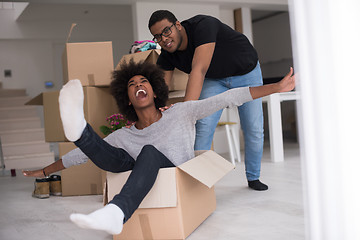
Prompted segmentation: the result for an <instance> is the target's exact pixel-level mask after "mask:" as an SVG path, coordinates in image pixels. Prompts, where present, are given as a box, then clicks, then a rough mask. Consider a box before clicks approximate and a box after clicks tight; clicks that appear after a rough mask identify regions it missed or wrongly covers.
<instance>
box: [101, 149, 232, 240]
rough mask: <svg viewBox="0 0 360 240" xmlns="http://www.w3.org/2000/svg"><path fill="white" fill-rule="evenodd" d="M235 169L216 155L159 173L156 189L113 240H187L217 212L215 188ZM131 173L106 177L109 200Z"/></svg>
mask: <svg viewBox="0 0 360 240" xmlns="http://www.w3.org/2000/svg"><path fill="white" fill-rule="evenodd" d="M233 168H234V166H233V165H232V164H231V163H230V162H228V161H227V160H225V159H224V158H222V157H221V156H219V155H218V154H216V153H215V152H213V151H202V153H201V154H200V155H198V156H197V157H195V158H193V159H191V160H189V161H187V162H186V163H184V164H182V165H180V166H178V167H176V168H175V167H174V168H163V169H160V171H159V175H158V177H157V179H156V182H155V184H154V186H153V188H152V189H151V190H150V192H149V193H148V195H147V196H146V197H145V198H144V200H143V201H142V203H141V204H140V207H139V208H138V209H137V210H136V211H135V213H134V214H133V215H132V217H131V218H130V219H129V220H128V221H127V222H126V223H125V225H124V228H123V231H122V233H121V234H119V235H116V236H114V239H116V240H120V239H185V238H186V237H187V236H189V235H190V234H191V233H192V232H193V231H194V230H195V229H196V228H197V227H198V226H199V225H200V224H201V223H202V222H203V221H204V220H205V219H206V218H207V217H208V216H209V215H210V214H211V213H212V212H214V210H215V208H216V196H215V191H214V184H215V183H216V182H217V181H218V180H220V179H221V178H222V177H223V176H225V175H226V174H227V173H228V172H230V171H231V170H232V169H233ZM129 174H130V171H128V172H124V173H117V174H114V173H107V192H108V194H107V197H108V199H109V200H111V199H112V198H113V197H114V195H115V194H117V193H119V192H120V190H121V188H122V186H123V185H124V183H125V182H126V179H127V177H128V176H129Z"/></svg>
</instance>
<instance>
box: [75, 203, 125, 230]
mask: <svg viewBox="0 0 360 240" xmlns="http://www.w3.org/2000/svg"><path fill="white" fill-rule="evenodd" d="M70 220H71V221H73V222H74V223H75V224H76V225H78V226H79V227H81V228H89V229H96V230H103V231H106V232H107V233H109V234H112V235H116V234H120V233H121V231H122V228H123V221H124V213H123V211H122V210H121V209H120V208H119V207H118V206H116V205H115V204H112V203H110V204H108V205H106V206H105V207H103V208H101V209H99V210H96V211H95V212H92V213H90V214H88V215H85V214H78V213H73V214H71V215H70Z"/></svg>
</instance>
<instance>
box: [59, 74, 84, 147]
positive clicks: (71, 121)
mask: <svg viewBox="0 0 360 240" xmlns="http://www.w3.org/2000/svg"><path fill="white" fill-rule="evenodd" d="M59 107H60V116H61V121H62V123H63V127H64V132H65V136H66V138H67V139H69V141H72V142H75V141H76V140H78V139H79V138H80V137H81V134H82V132H83V131H84V129H85V127H86V121H85V118H84V92H83V89H82V85H81V82H80V80H78V79H75V80H70V81H69V82H68V83H66V84H65V85H64V86H63V87H62V89H61V90H60V95H59Z"/></svg>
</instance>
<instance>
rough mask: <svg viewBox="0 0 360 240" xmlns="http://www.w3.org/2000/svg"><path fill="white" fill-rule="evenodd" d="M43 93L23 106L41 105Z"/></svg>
mask: <svg viewBox="0 0 360 240" xmlns="http://www.w3.org/2000/svg"><path fill="white" fill-rule="evenodd" d="M43 104H44V101H43V93H40V94H39V95H37V96H36V97H34V98H32V99H30V100H29V101H28V102H26V103H25V105H43Z"/></svg>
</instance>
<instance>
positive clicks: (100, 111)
mask: <svg viewBox="0 0 360 240" xmlns="http://www.w3.org/2000/svg"><path fill="white" fill-rule="evenodd" d="M83 89H84V115H85V119H86V121H87V122H88V123H89V124H90V125H91V126H92V128H93V129H94V130H95V132H96V133H97V134H99V136H100V137H105V136H104V134H102V133H101V131H100V126H101V125H106V126H108V124H107V122H106V117H108V116H110V115H112V114H114V113H118V112H119V110H118V107H117V105H116V102H115V99H114V98H113V97H112V95H111V94H110V89H109V87H84V88H83ZM58 99H59V91H52V92H43V93H41V94H39V95H38V96H36V97H35V98H33V99H31V100H30V101H29V102H27V103H25V105H43V106H44V128H45V141H46V142H66V141H68V140H67V139H66V137H65V134H64V130H63V126H62V122H61V118H60V110H59V101H58Z"/></svg>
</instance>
